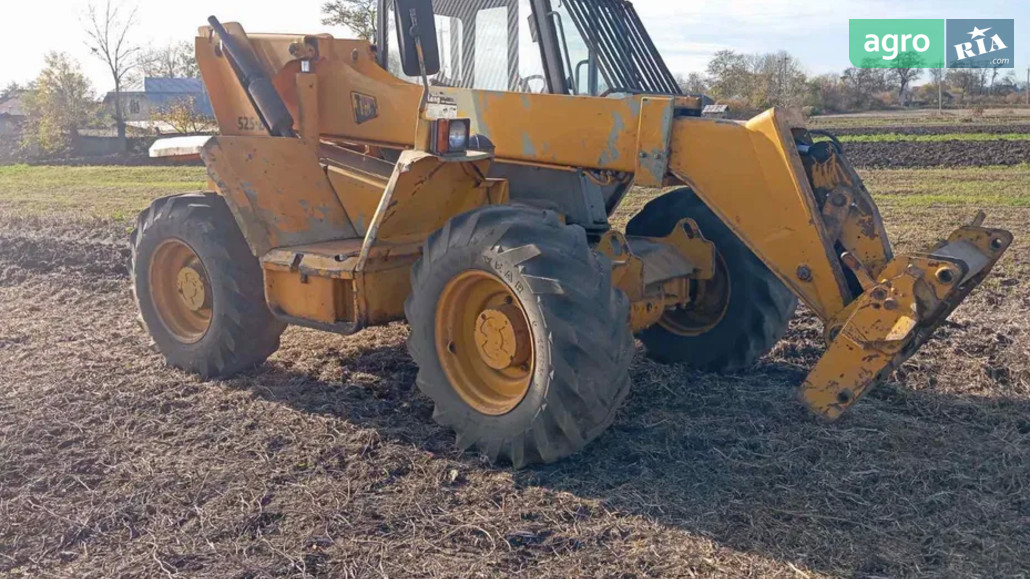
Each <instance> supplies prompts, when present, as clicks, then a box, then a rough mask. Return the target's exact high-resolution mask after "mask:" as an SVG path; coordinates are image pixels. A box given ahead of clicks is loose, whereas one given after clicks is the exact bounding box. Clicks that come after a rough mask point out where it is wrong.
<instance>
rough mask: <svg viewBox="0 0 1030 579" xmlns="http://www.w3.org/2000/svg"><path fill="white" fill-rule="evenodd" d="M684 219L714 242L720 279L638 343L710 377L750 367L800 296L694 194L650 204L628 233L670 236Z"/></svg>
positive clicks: (766, 348)
mask: <svg viewBox="0 0 1030 579" xmlns="http://www.w3.org/2000/svg"><path fill="white" fill-rule="evenodd" d="M684 217H689V218H691V219H693V220H694V221H696V222H697V224H698V226H699V227H700V229H701V233H702V234H703V235H704V236H705V238H706V239H708V240H709V241H711V242H713V243H714V244H715V248H716V250H717V252H718V260H717V263H716V266H717V267H716V278H715V279H714V280H712V281H710V282H708V283H707V289H708V290H709V291H708V292H707V293H705V292H701V297H700V299H697V300H696V301H695V303H694V304H691V305H688V306H687V307H686V308H683V309H682V310H677V311H672V312H668V313H666V314H665V316H663V318H662V320H661V321H660V322H659V323H658V324H656V325H654V326H652V327H650V328H648V329H646V330H644V331H643V332H641V333H640V335H639V337H640V340H641V341H642V342H643V343H644V346H645V347H646V348H647V354H648V356H649V357H651V358H653V359H655V360H657V361H659V362H663V363H682V364H686V365H688V366H690V367H691V368H695V369H698V370H703V371H711V372H728V371H734V370H741V369H744V368H748V367H751V366H753V365H754V364H755V362H757V361H758V359H759V358H761V357H762V356H764V355H766V354H768V353H769V351H770V350H772V348H773V346H775V345H776V343H777V342H779V341H780V339H781V338H782V337H783V335H784V333H786V331H787V325H788V324H789V322H790V320H791V318H793V317H794V311H795V310H796V309H797V303H798V302H797V298H795V297H794V294H793V293H791V291H790V290H789V289H788V288H787V286H785V285H784V284H783V282H781V281H780V280H779V279H778V278H777V277H776V275H775V274H773V272H772V271H770V270H769V268H768V267H766V266H765V264H764V263H762V261H761V260H760V259H759V258H758V256H756V255H755V254H754V253H753V252H752V251H751V250H750V249H749V248H748V247H747V246H746V245H745V244H744V242H743V241H741V240H740V238H739V237H737V235H736V234H735V233H734V232H733V231H732V230H731V229H730V228H729V227H727V226H726V224H725V223H723V222H722V220H721V219H719V217H718V216H717V215H716V214H715V213H714V212H712V210H711V209H709V208H708V206H707V205H705V204H704V202H702V201H701V199H700V198H698V196H697V195H695V194H694V192H693V191H692V190H690V189H680V190H677V191H673V192H670V193H667V194H665V195H662V196H661V197H658V198H657V199H655V200H653V201H651V202H650V203H648V204H647V205H646V206H645V207H644V209H643V210H641V211H640V213H638V214H637V215H636V216H635V217H633V219H632V220H630V222H629V224H628V225H627V226H626V233H627V234H628V235H639V236H646V237H664V236H666V235H669V234H670V233H671V232H672V229H673V227H675V226H676V224H677V223H678V222H679V221H680V220H681V219H683V218H684ZM713 286H714V287H713ZM695 297H697V296H695Z"/></svg>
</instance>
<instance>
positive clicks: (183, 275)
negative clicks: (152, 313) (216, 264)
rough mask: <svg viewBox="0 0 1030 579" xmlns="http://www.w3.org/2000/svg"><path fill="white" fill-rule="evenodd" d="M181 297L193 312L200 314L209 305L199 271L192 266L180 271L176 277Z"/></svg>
mask: <svg viewBox="0 0 1030 579" xmlns="http://www.w3.org/2000/svg"><path fill="white" fill-rule="evenodd" d="M176 285H177V289H178V291H179V297H180V298H182V301H183V303H185V304H186V307H187V308H189V309H190V311H192V312H199V311H200V310H201V309H203V308H204V306H205V305H206V304H207V290H206V288H205V287H204V279H203V278H202V277H201V274H200V272H199V271H197V270H196V269H195V268H194V267H192V266H187V267H184V268H182V269H180V270H179V274H178V275H177V276H176Z"/></svg>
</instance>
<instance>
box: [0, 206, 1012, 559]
mask: <svg viewBox="0 0 1030 579" xmlns="http://www.w3.org/2000/svg"><path fill="white" fill-rule="evenodd" d="M649 195H653V192H647V191H638V192H636V193H635V195H634V196H633V197H632V198H631V199H630V200H628V203H627V208H626V209H625V210H624V211H623V213H622V214H621V215H622V216H621V220H622V221H624V220H625V218H626V216H627V214H628V212H629V211H631V210H632V209H633V208H635V207H639V206H641V205H642V204H643V203H644V202H645V201H646V198H647V197H648V196H649ZM899 195H901V194H899ZM884 209H885V214H886V219H887V221H888V224H889V228H890V229H891V233H892V235H894V236H895V237H897V238H898V239H899V240H900V242H899V245H900V246H901V249H903V250H904V249H909V250H910V249H915V248H918V247H919V246H921V245H923V244H925V243H928V242H931V241H932V240H933V237H934V236H935V235H936V234H937V233H941V232H946V231H948V230H949V228H950V227H951V226H953V225H956V224H958V223H960V222H962V221H964V220H966V219H968V217H969V210H968V208H965V207H945V208H925V207H918V206H916V207H908V206H905V205H904V204H901V203H891V202H887V203H885V207H884ZM991 222H992V223H998V224H1002V225H1005V226H1008V227H1010V228H1012V229H1014V230H1015V231H1017V232H1018V233H1019V238H1018V241H1017V245H1016V247H1014V248H1013V249H1012V250H1011V251H1010V253H1009V255H1008V256H1007V257H1006V258H1005V261H1004V262H1003V263H1002V264H1001V265H1000V267H999V270H998V272H997V274H996V275H995V276H994V277H993V278H992V279H991V281H990V282H989V283H988V284H987V285H986V286H985V287H984V288H983V289H982V290H981V291H978V292H977V293H976V294H974V295H973V297H972V298H971V299H970V300H969V302H968V303H967V305H965V306H963V307H962V308H961V309H960V310H959V311H958V312H956V315H955V316H954V319H953V323H951V324H949V325H948V326H947V327H945V328H943V329H942V330H941V332H940V335H939V336H938V337H939V339H938V340H936V341H934V342H932V343H931V344H930V345H928V346H927V347H926V348H925V349H924V350H923V352H922V353H921V354H919V355H918V356H916V357H915V358H914V359H913V360H912V361H911V362H910V363H908V364H907V365H906V366H905V367H904V368H903V369H902V370H901V372H899V374H898V375H897V376H896V377H895V379H893V380H892V381H891V382H890V383H889V384H887V385H886V386H884V387H881V388H880V389H879V390H877V391H876V392H874V393H873V394H872V395H871V396H870V397H869V398H867V399H866V400H864V401H863V402H862V403H861V404H860V405H859V406H858V407H856V408H855V410H854V412H853V413H852V414H850V415H849V416H847V417H846V418H845V419H843V420H842V421H840V422H838V423H836V424H830V425H827V424H821V423H819V422H818V421H815V420H813V419H811V418H810V417H808V416H807V415H806V414H805V413H804V412H802V411H801V410H800V409H799V407H798V406H797V404H796V402H795V401H794V391H793V387H794V386H796V385H797V384H798V383H799V382H800V380H801V379H802V377H803V375H804V371H805V368H807V367H808V366H809V365H810V364H811V363H812V362H813V361H814V360H815V358H816V357H817V356H818V355H819V353H820V351H821V350H820V345H819V342H818V330H819V327H818V324H817V322H816V321H815V319H814V318H813V317H812V316H811V315H810V314H808V313H806V312H802V313H801V314H800V315H799V317H798V319H797V320H796V321H795V322H794V324H793V325H792V328H791V331H790V333H789V335H788V336H787V338H786V339H785V340H784V342H783V343H782V344H780V346H778V347H777V348H776V350H775V351H774V352H773V353H772V355H771V356H769V358H768V359H767V360H765V361H763V363H762V364H761V365H760V366H759V367H758V368H756V369H755V370H753V371H751V372H748V373H745V374H739V375H731V376H714V375H703V374H698V373H695V372H690V371H687V370H685V369H682V368H677V367H669V366H661V365H657V364H654V363H652V362H650V361H648V360H646V359H645V358H644V357H643V356H638V359H637V360H636V362H635V364H634V367H633V377H634V380H635V384H634V390H633V392H632V393H631V395H630V400H629V402H628V404H627V406H626V408H625V409H624V411H623V412H622V413H621V414H620V416H619V418H618V419H617V421H616V424H615V425H614V427H613V428H612V429H611V431H609V432H608V433H607V434H605V435H604V436H603V437H601V439H599V440H598V441H597V442H596V443H595V444H593V445H592V446H591V447H590V448H589V449H587V451H585V452H584V453H582V454H580V455H578V456H576V457H573V458H572V459H570V460H567V461H565V462H562V463H560V464H557V465H554V466H549V467H542V468H536V469H530V470H526V471H521V472H512V471H511V470H509V469H506V468H495V467H491V466H489V465H487V464H485V463H484V462H483V461H482V460H481V459H480V458H478V457H476V456H463V455H459V454H457V453H455V452H454V450H453V448H452V446H451V443H450V440H451V437H450V434H449V433H447V432H445V431H443V430H442V429H440V428H438V427H437V426H436V425H435V424H433V422H432V419H431V411H430V406H429V403H428V401H427V400H426V399H425V398H423V397H422V396H421V395H419V394H418V393H417V392H415V391H413V378H414V374H415V368H414V366H413V365H412V362H411V360H410V359H409V358H408V356H407V355H406V354H405V352H404V349H403V340H404V338H405V335H406V329H405V328H404V326H403V325H393V326H390V327H386V328H378V329H373V330H369V331H366V332H363V333H361V334H359V335H357V336H354V337H350V338H344V337H337V336H327V335H324V334H319V333H316V332H312V331H307V330H296V329H291V330H290V331H288V332H287V334H286V336H285V339H284V344H283V349H282V350H281V351H280V352H279V353H278V354H276V355H275V356H274V357H273V359H272V360H271V361H270V362H269V363H268V364H267V365H266V366H264V367H263V368H261V369H259V370H257V371H254V372H252V373H250V374H247V375H245V376H241V377H238V378H236V379H233V380H229V381H224V382H215V383H202V382H200V381H198V380H197V379H196V378H194V377H192V376H189V375H186V374H183V373H181V372H178V371H175V370H170V369H167V368H165V367H164V366H163V365H162V364H161V361H160V359H159V358H158V356H157V355H155V354H154V353H152V352H151V351H150V350H149V349H148V348H147V340H146V337H145V336H144V335H143V333H142V332H141V331H140V330H139V328H138V327H137V325H136V323H135V312H134V307H133V305H132V303H131V301H130V298H129V296H128V292H127V272H126V270H125V251H124V249H123V248H124V245H123V240H122V239H123V236H124V223H123V222H121V221H117V220H111V219H109V218H108V219H93V218H89V219H79V220H74V221H72V220H69V218H68V216H67V215H66V214H62V215H60V216H27V215H26V214H25V213H24V212H19V213H12V212H11V211H7V213H4V214H0V320H3V321H2V323H0V367H2V368H3V370H4V371H3V372H2V373H0V575H9V576H33V577H34V576H58V577H161V576H206V577H273V576H274V577H279V576H297V577H301V576H326V577H466V576H469V577H471V576H475V577H507V576H522V577H656V576H670V577H693V576H757V577H774V576H776V577H814V576H860V577H894V576H927V577H940V576H981V577H998V576H1025V575H1027V574H1028V573H1030V555H1028V553H1030V498H1028V497H1030V495H1028V493H1027V488H1028V484H1030V338H1028V336H1027V333H1026V332H1027V330H1026V328H1027V327H1028V323H1030V297H1028V295H1030V293H1028V292H1027V282H1026V279H1027V278H1028V277H1027V274H1028V273H1030V271H1028V269H1030V260H1028V259H1027V258H1026V255H1027V250H1028V249H1030V247H1028V243H1027V241H1026V240H1027V239H1030V225H1028V223H1030V209H1025V208H1018V207H1017V208H1013V207H1005V208H999V209H996V210H995V211H993V212H991Z"/></svg>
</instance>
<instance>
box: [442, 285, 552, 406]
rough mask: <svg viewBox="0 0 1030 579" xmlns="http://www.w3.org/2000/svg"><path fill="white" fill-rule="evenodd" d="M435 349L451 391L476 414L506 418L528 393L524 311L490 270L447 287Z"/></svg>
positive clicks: (529, 352) (529, 347)
mask: <svg viewBox="0 0 1030 579" xmlns="http://www.w3.org/2000/svg"><path fill="white" fill-rule="evenodd" d="M436 351H437V356H438V359H439V360H440V365H441V367H442V368H443V371H444V374H446V375H447V380H448V382H450V384H451V387H453V388H454V391H455V392H456V393H457V394H458V395H459V396H461V398H462V400H464V401H465V402H466V403H467V404H468V405H469V406H470V407H472V408H473V409H475V410H476V411H477V412H480V413H482V414H486V415H489V416H500V415H503V414H507V413H509V412H511V411H512V410H514V409H515V407H516V406H518V405H519V403H521V402H522V400H523V399H524V398H525V397H526V393H527V392H529V387H530V384H531V382H532V378H533V365H534V352H533V340H532V335H531V332H530V329H529V323H528V322H527V317H526V312H525V310H524V309H523V308H522V305H521V304H520V303H519V301H518V298H517V297H516V296H515V294H514V293H513V292H512V290H511V289H510V288H509V287H508V286H507V285H506V284H505V283H504V282H503V281H502V280H501V279H500V278H499V277H497V276H496V275H494V274H492V273H490V272H487V271H483V270H469V271H466V272H464V273H462V274H459V275H457V276H455V277H454V279H452V280H451V281H450V282H449V283H448V284H447V285H446V287H444V289H443V292H442V293H441V294H440V298H439V301H438V302H437V308H436Z"/></svg>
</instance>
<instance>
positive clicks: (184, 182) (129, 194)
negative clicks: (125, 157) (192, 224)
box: [0, 165, 207, 219]
mask: <svg viewBox="0 0 1030 579" xmlns="http://www.w3.org/2000/svg"><path fill="white" fill-rule="evenodd" d="M206 183H207V173H206V172H205V170H204V169H203V168H202V167H46V166H39V167H37V166H28V165H14V166H6V167H5V166H0V208H3V209H6V210H10V211H13V212H15V213H19V214H24V215H33V214H44V213H52V212H70V213H76V214H84V215H87V216H91V217H98V218H112V219H127V218H134V217H135V214H136V213H137V212H139V211H141V210H142V209H144V208H146V207H147V205H149V204H150V201H151V200H153V199H154V198H156V197H160V196H162V195H172V194H175V193H182V192H186V191H196V190H199V189H201V188H203V187H204V186H205V184H206Z"/></svg>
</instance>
